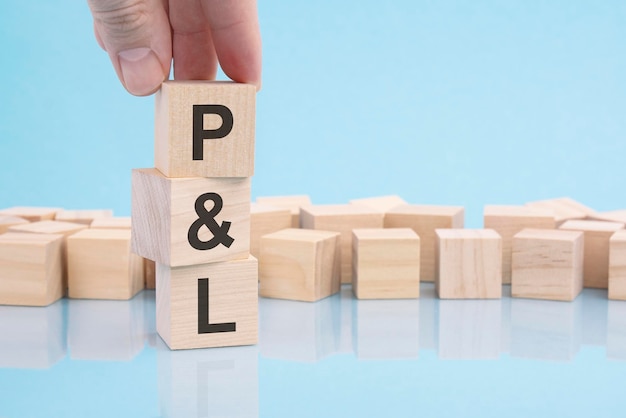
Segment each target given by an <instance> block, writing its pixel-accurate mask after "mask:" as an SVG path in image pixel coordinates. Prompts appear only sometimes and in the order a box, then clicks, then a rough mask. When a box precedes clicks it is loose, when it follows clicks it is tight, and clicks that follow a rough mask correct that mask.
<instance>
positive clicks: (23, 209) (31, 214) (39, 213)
mask: <svg viewBox="0 0 626 418" xmlns="http://www.w3.org/2000/svg"><path fill="white" fill-rule="evenodd" d="M60 210H62V209H60V208H43V207H38V206H15V207H12V208H8V209H2V210H0V215H1V216H17V217H20V218H24V219H26V220H27V221H29V222H37V221H49V220H53V219H54V216H55V215H56V213H57V212H58V211H60Z"/></svg>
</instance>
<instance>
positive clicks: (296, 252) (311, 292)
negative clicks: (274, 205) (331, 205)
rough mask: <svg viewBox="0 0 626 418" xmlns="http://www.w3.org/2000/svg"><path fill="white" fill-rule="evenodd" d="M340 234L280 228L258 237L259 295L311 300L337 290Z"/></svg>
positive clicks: (338, 285) (339, 282) (318, 298)
mask: <svg viewBox="0 0 626 418" xmlns="http://www.w3.org/2000/svg"><path fill="white" fill-rule="evenodd" d="M339 237H340V234H339V233H338V232H329V231H319V230H307V229H283V230H282V231H278V232H274V233H272V234H267V235H264V236H263V237H261V256H260V258H259V281H260V289H259V292H260V295H261V296H264V297H270V298H278V299H291V300H302V301H308V302H314V301H316V300H320V299H323V298H325V297H327V296H330V295H332V294H335V293H337V292H339V289H340V287H341V280H340V260H341V258H340V241H339V240H340V238H339Z"/></svg>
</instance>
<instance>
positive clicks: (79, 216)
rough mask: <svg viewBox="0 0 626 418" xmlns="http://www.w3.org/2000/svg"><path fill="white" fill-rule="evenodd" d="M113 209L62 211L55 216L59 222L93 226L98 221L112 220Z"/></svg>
mask: <svg viewBox="0 0 626 418" xmlns="http://www.w3.org/2000/svg"><path fill="white" fill-rule="evenodd" d="M111 217H113V211H112V210H111V209H86V210H60V211H58V212H57V213H56V215H55V216H54V219H55V220H57V221H63V222H72V223H77V224H84V225H91V223H92V222H93V221H94V220H96V219H102V218H111Z"/></svg>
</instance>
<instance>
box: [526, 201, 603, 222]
mask: <svg viewBox="0 0 626 418" xmlns="http://www.w3.org/2000/svg"><path fill="white" fill-rule="evenodd" d="M526 206H528V207H530V208H534V209H542V210H547V211H551V212H552V213H553V214H554V220H555V221H556V224H557V226H559V225H561V224H562V223H563V222H565V221H568V220H571V219H586V218H588V217H592V216H594V215H595V213H596V211H595V210H594V209H591V208H590V207H588V206H585V205H583V204H582V203H580V202H577V201H575V200H574V199H572V198H569V197H559V198H556V199H546V200H537V201H534V202H528V203H526Z"/></svg>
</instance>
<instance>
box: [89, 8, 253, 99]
mask: <svg viewBox="0 0 626 418" xmlns="http://www.w3.org/2000/svg"><path fill="white" fill-rule="evenodd" d="M87 1H88V3H89V8H90V9H91V13H92V14H93V18H94V30H95V33H96V39H97V40H98V43H99V44H100V46H101V47H102V49H104V50H105V51H106V52H107V53H108V54H109V57H110V58H111V62H112V63H113V67H114V68H115V71H116V72H117V76H118V77H119V79H120V81H121V82H122V84H123V85H124V87H126V90H128V91H129V92H130V93H132V94H134V95H137V96H146V95H149V94H152V93H154V92H155V91H156V90H158V89H159V87H160V86H161V83H162V82H163V81H164V80H166V79H167V78H168V76H169V72H170V65H171V62H172V58H173V59H174V78H175V79H178V80H213V79H215V74H216V72H217V64H218V61H219V64H220V65H221V67H222V69H223V70H224V73H225V74H226V75H227V76H228V77H230V78H231V79H233V80H234V81H237V82H241V83H249V84H255V85H256V86H257V89H259V88H260V87H261V35H260V32H259V22H258V16H257V11H256V0H169V1H168V0H87Z"/></svg>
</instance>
